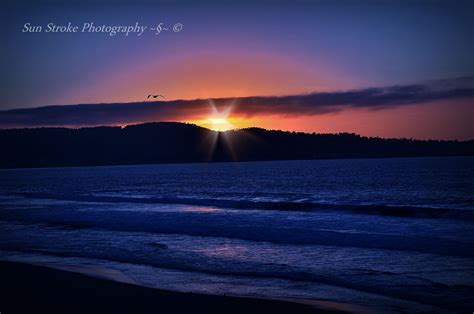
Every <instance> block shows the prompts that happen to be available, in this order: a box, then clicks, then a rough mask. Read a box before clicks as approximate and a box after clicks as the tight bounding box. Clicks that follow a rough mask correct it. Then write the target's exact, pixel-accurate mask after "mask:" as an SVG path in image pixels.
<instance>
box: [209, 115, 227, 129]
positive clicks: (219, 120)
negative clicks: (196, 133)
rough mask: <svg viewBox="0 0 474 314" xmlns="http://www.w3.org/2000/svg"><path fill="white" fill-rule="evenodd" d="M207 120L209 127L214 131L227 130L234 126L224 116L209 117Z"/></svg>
mask: <svg viewBox="0 0 474 314" xmlns="http://www.w3.org/2000/svg"><path fill="white" fill-rule="evenodd" d="M207 121H208V125H209V128H210V129H211V130H214V131H227V130H230V129H233V128H234V125H232V123H230V122H229V120H227V118H224V117H211V118H208V119H207Z"/></svg>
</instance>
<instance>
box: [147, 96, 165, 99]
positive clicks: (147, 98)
mask: <svg viewBox="0 0 474 314" xmlns="http://www.w3.org/2000/svg"><path fill="white" fill-rule="evenodd" d="M150 97H153V98H158V97H161V98H163V99H164V98H165V96H163V95H148V97H147V98H146V99H149V98H150Z"/></svg>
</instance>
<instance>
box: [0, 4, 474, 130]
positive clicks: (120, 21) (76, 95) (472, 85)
mask: <svg viewBox="0 0 474 314" xmlns="http://www.w3.org/2000/svg"><path fill="white" fill-rule="evenodd" d="M254 2H255V1H248V2H246V1H235V2H234V3H230V2H229V3H225V4H224V3H220V2H217V1H216V2H209V1H208V2H200V3H197V2H194V3H193V2H191V1H188V2H186V1H165V2H161V3H160V2H159V1H137V2H136V4H135V5H131V4H130V2H129V3H127V4H126V5H125V4H122V3H121V2H120V1H115V2H113V3H112V2H111V1H108V2H107V1H101V2H100V5H99V4H97V2H92V1H72V2H68V4H67V5H66V4H62V3H59V2H56V1H50V2H47V3H48V4H44V3H43V4H38V2H31V3H29V2H23V3H20V2H13V1H12V2H10V4H7V5H6V10H2V12H1V13H0V14H1V16H0V17H1V19H2V28H1V35H2V38H3V41H4V44H3V46H4V47H2V50H1V55H0V56H1V58H0V65H1V68H2V76H1V78H0V81H1V98H0V99H1V103H0V110H1V111H0V127H2V128H5V127H24V126H26V127H33V126H73V127H77V126H90V125H127V124H131V123H140V122H150V121H183V122H191V123H197V124H199V125H201V126H205V127H210V128H214V129H228V128H234V127H237V128H241V127H249V126H258V127H264V128H269V129H283V130H292V131H293V130H294V131H305V132H323V133H326V132H331V133H333V132H354V133H359V134H362V135H368V136H382V137H414V138H422V139H427V138H434V139H473V138H474V127H473V126H472V121H473V119H474V58H473V57H472V56H473V55H474V5H473V2H472V1H465V2H462V1H454V2H451V1H402V2H399V1H260V2H259V4H255V3H254ZM50 22H53V23H55V24H58V25H67V24H68V22H72V24H75V25H79V26H80V27H79V28H81V26H82V24H83V23H88V22H94V23H95V24H97V25H102V24H106V25H118V26H120V25H134V24H135V23H136V22H138V23H139V24H140V25H147V26H148V27H156V25H157V24H159V23H160V22H163V23H164V25H165V26H168V27H169V28H172V27H173V25H174V24H176V23H181V24H182V25H183V29H182V30H181V31H179V32H173V30H169V31H167V32H162V33H161V34H159V35H154V33H153V32H151V31H146V32H145V33H144V34H143V35H142V36H140V37H139V36H137V35H136V34H129V35H128V36H127V37H126V36H124V35H123V34H117V35H115V36H113V37H112V36H109V35H108V34H104V33H73V34H70V33H69V34H60V33H44V32H42V33H23V32H22V29H23V25H24V24H25V23H31V24H32V25H43V27H44V26H45V25H46V24H48V23H50ZM148 94H162V95H164V96H165V97H166V99H165V100H163V99H157V100H159V101H158V102H148V103H145V104H143V103H142V102H144V101H146V97H147V95H148ZM256 96H257V97H256ZM282 96H283V97H282ZM195 99H198V100H195ZM101 103H107V105H98V104H101ZM122 103H125V104H122ZM76 104H94V105H90V107H87V108H85V109H84V107H76V108H73V107H74V105H76ZM51 105H67V106H64V107H52V108H46V109H34V110H33V109H25V110H19V111H18V110H17V109H24V108H33V107H43V106H51ZM105 106H106V107H105ZM104 108H106V109H104ZM104 112H105V113H106V114H104Z"/></svg>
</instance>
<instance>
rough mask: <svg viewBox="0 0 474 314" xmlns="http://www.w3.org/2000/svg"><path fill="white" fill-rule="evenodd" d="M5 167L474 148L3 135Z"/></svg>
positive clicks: (66, 133)
mask: <svg viewBox="0 0 474 314" xmlns="http://www.w3.org/2000/svg"><path fill="white" fill-rule="evenodd" d="M0 147H2V151H3V152H2V154H1V155H0V167H1V168H20V167H53V166H85V165H118V164H148V163H182V162H210V161H255V160H284V159H319V158H366V157H368V158H371V157H409V156H455V155H474V141H473V140H471V141H466V142H458V141H421V140H409V139H381V138H367V137H362V136H359V135H355V134H347V133H343V134H307V133H295V132H283V131H268V130H265V129H259V128H249V129H242V130H233V131H227V132H224V133H219V132H215V131H211V130H208V129H205V128H201V127H198V126H195V125H192V124H184V123H171V122H161V123H148V124H139V125H132V126H127V127H125V128H121V127H94V128H81V129H68V128H37V129H11V130H0Z"/></svg>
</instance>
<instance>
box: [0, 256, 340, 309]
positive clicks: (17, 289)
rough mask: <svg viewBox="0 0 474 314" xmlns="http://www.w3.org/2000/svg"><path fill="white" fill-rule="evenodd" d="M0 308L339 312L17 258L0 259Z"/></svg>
mask: <svg viewBox="0 0 474 314" xmlns="http://www.w3.org/2000/svg"><path fill="white" fill-rule="evenodd" d="M0 278H1V280H0V288H1V290H2V291H3V292H2V297H1V298H0V312H1V313H84V314H86V313H340V311H336V310H332V309H330V308H323V307H320V306H319V307H318V306H314V305H313V306H310V305H306V304H300V303H293V302H286V301H277V300H265V299H257V298H255V299H254V298H242V297H230V296H215V295H206V294H197V293H182V292H174V291H165V290H159V289H153V288H147V287H143V286H138V285H134V284H131V283H125V282H118V281H112V280H106V279H102V278H98V277H97V276H90V275H86V274H79V273H76V272H71V271H68V270H67V269H63V270H59V269H52V268H49V267H44V266H37V265H30V264H24V263H17V262H0Z"/></svg>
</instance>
